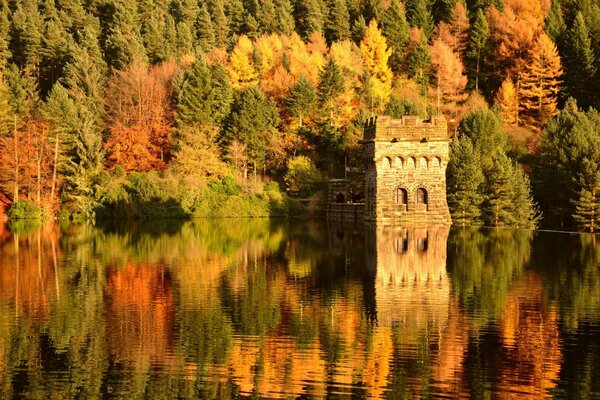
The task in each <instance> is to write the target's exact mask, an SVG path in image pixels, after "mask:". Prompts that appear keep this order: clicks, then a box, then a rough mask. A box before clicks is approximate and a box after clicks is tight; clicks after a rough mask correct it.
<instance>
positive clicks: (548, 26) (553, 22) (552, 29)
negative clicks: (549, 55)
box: [544, 0, 567, 48]
mask: <svg viewBox="0 0 600 400" xmlns="http://www.w3.org/2000/svg"><path fill="white" fill-rule="evenodd" d="M544 30H545V31H546V33H547V34H548V36H550V37H551V38H552V40H553V41H554V43H556V45H557V46H558V47H559V48H561V47H562V42H563V39H564V35H565V32H566V31H567V25H566V24H565V20H564V17H563V12H562V7H561V5H560V1H559V0H552V6H551V7H550V10H549V11H548V15H547V16H546V21H545V22H544Z"/></svg>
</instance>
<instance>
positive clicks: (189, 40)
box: [176, 22, 195, 58]
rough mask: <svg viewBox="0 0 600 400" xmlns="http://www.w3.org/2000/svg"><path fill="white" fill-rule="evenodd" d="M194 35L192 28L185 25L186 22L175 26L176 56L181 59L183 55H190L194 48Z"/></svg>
mask: <svg viewBox="0 0 600 400" xmlns="http://www.w3.org/2000/svg"><path fill="white" fill-rule="evenodd" d="M194 41H195V39H194V34H193V33H192V28H191V27H190V26H189V25H188V24H187V22H180V23H178V24H177V42H176V43H177V56H178V58H181V56H183V55H185V54H191V53H192V48H193V46H194Z"/></svg>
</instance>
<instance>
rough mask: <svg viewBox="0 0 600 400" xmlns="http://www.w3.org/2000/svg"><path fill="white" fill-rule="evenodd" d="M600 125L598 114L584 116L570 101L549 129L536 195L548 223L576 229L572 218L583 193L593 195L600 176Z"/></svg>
mask: <svg viewBox="0 0 600 400" xmlns="http://www.w3.org/2000/svg"><path fill="white" fill-rule="evenodd" d="M599 124H600V114H599V113H598V112H597V111H596V110H594V109H590V110H589V111H588V112H583V111H581V110H579V109H578V108H577V104H576V103H575V101H574V100H572V99H571V100H569V101H568V102H567V104H566V105H565V109H564V110H563V111H561V112H560V113H559V114H558V115H557V116H556V117H555V118H553V119H552V120H550V122H548V124H547V125H546V128H545V129H544V132H543V134H542V137H541V143H540V155H539V157H538V160H537V162H536V164H535V165H534V167H535V168H534V174H535V195H536V198H537V199H538V201H539V202H540V204H541V207H542V211H543V212H544V215H545V216H547V220H546V222H547V223H549V224H552V225H555V226H561V227H564V228H574V227H575V223H574V222H575V221H573V218H572V216H573V215H574V214H576V209H575V204H576V203H577V202H580V201H581V195H582V191H588V192H592V191H594V188H595V187H596V185H597V183H598V177H599V176H600V166H599V164H598V162H597V160H599V159H600V136H599V135H600V132H599V131H598V128H597V127H598V126H599Z"/></svg>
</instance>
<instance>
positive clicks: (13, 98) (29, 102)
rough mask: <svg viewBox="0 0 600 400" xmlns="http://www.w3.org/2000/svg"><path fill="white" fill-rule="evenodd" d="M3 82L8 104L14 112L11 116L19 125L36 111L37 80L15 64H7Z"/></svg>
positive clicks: (37, 100) (37, 103) (37, 98)
mask: <svg viewBox="0 0 600 400" xmlns="http://www.w3.org/2000/svg"><path fill="white" fill-rule="evenodd" d="M4 83H5V85H6V88H7V89H8V96H9V97H8V98H9V105H10V107H11V109H12V111H13V113H14V114H13V116H15V117H16V122H17V125H18V126H20V125H21V124H23V123H24V120H25V119H26V118H29V117H30V116H32V115H33V114H34V113H35V112H36V111H37V107H38V105H39V94H38V89H37V81H36V79H35V78H34V77H33V76H31V74H29V73H27V72H26V71H21V70H20V69H19V67H17V66H16V65H15V64H9V65H8V67H7V68H6V69H5V70H4ZM13 125H14V121H13Z"/></svg>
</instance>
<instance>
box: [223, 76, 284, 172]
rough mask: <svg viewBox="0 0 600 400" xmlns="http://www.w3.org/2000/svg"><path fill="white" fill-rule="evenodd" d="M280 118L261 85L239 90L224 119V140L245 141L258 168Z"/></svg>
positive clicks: (230, 141)
mask: <svg viewBox="0 0 600 400" xmlns="http://www.w3.org/2000/svg"><path fill="white" fill-rule="evenodd" d="M279 122H280V121H279V115H278V112H277V107H276V106H275V104H273V103H272V102H271V101H269V100H268V99H267V98H266V97H265V95H264V94H263V93H262V92H261V91H260V90H259V89H257V88H250V89H246V90H242V91H239V92H237V93H236V95H235V97H234V100H233V103H232V105H231V112H230V113H229V116H228V117H227V119H226V120H225V121H224V127H223V135H222V143H223V144H224V145H225V146H227V145H229V144H231V143H232V142H233V141H238V142H240V143H242V144H243V145H245V153H246V156H247V157H248V159H249V162H250V163H251V164H252V165H253V166H254V168H255V171H256V168H258V167H260V166H262V165H263V164H264V161H265V156H266V153H267V147H268V145H269V142H270V140H271V139H272V137H273V135H275V133H276V129H277V126H278V125H279Z"/></svg>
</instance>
